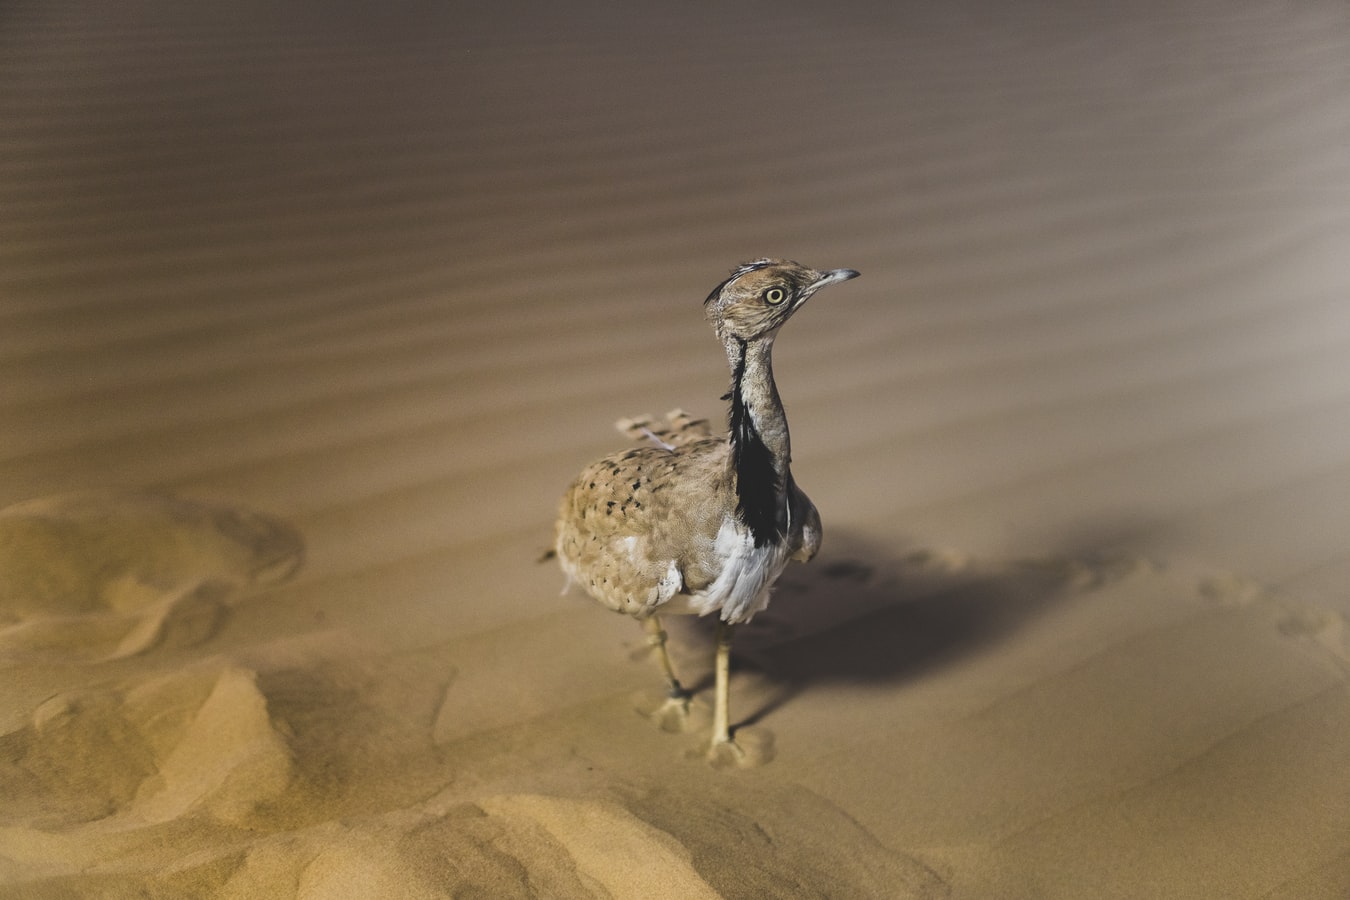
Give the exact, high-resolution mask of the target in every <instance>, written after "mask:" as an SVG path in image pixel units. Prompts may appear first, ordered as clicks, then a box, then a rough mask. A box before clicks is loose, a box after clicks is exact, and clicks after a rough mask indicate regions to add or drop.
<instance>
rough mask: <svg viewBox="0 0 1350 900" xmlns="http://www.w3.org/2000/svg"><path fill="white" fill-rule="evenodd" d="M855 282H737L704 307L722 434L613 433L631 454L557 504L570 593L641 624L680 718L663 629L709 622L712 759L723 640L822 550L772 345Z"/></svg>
mask: <svg viewBox="0 0 1350 900" xmlns="http://www.w3.org/2000/svg"><path fill="white" fill-rule="evenodd" d="M857 275H858V273H857V272H855V271H854V270H852V269H832V270H829V271H817V270H815V269H808V268H806V267H805V266H802V265H799V264H798V263H795V262H792V261H790V260H781V259H761V260H757V261H755V262H752V263H746V264H744V265H742V266H740V267H738V268H737V269H735V270H734V271H733V272H732V273H731V277H730V278H728V279H727V280H725V281H723V282H722V283H721V284H719V285H718V286H717V287H716V288H715V289H714V290H713V292H712V293H711V294H709V295H708V299H707V300H705V301H704V304H703V305H704V310H705V313H706V315H707V318H708V320H709V321H710V322H711V323H712V325H713V328H714V330H715V331H716V332H717V337H718V338H719V339H720V340H721V341H722V344H723V346H724V347H725V348H726V353H727V364H728V365H729V366H730V368H731V390H730V391H728V392H727V394H726V395H725V397H724V398H723V399H725V400H728V401H729V402H730V411H729V416H728V418H729V433H728V434H727V435H726V436H725V437H723V436H720V435H716V434H714V433H713V432H712V430H711V429H710V428H709V427H708V424H707V422H706V421H703V420H695V419H691V418H690V417H689V416H687V415H685V414H684V413H683V412H680V411H678V410H677V411H675V412H672V413H670V414H669V415H668V416H667V417H666V420H665V421H664V422H656V421H653V420H651V419H646V418H642V419H626V420H621V421H620V422H619V423H618V427H619V428H620V429H621V430H622V431H623V432H624V433H625V434H627V435H628V436H629V437H632V438H635V439H636V440H637V441H638V446H635V447H633V448H631V449H628V450H624V451H622V452H619V453H615V454H613V455H611V456H607V457H605V458H604V459H602V460H600V461H598V462H596V463H593V464H592V465H590V466H588V467H587V468H586V469H584V470H583V471H582V473H581V475H580V476H578V477H577V479H576V481H574V482H573V483H572V485H571V487H569V488H568V490H567V493H566V494H565V495H564V497H563V499H562V504H561V508H560V510H559V514H558V522H557V529H556V531H557V534H556V541H555V545H554V550H555V552H556V553H557V556H558V561H559V562H560V563H561V565H562V568H563V571H564V572H565V573H566V574H567V577H568V580H569V583H575V584H579V585H581V586H582V587H583V588H585V589H586V591H587V592H588V593H589V594H590V595H591V596H592V597H594V598H595V599H596V600H599V601H600V602H601V603H603V604H604V605H605V606H607V607H609V608H610V609H613V610H616V611H618V612H622V613H627V614H628V615H631V616H633V617H635V618H637V619H638V620H640V621H641V622H642V623H643V626H644V628H646V630H647V634H648V640H649V641H650V642H651V644H652V645H653V646H654V647H655V649H656V652H657V655H658V659H659V661H660V663H661V666H662V669H663V670H664V672H665V675H666V678H667V679H668V681H669V685H670V699H669V700H668V702H667V703H668V707H670V708H671V709H673V710H674V711H676V712H679V713H683V712H685V711H687V709H688V704H689V699H690V693H689V692H688V691H687V690H686V689H685V688H684V687H683V686H682V685H681V684H680V681H679V679H678V678H677V677H676V675H675V671H674V668H673V667H672V665H671V662H670V657H669V655H668V653H667V652H666V646H665V642H666V635H665V631H664V630H663V629H662V627H661V622H660V619H659V616H660V615H662V614H665V613H675V614H688V613H692V614H697V615H708V614H712V613H716V614H717V615H718V618H719V623H718V629H717V656H716V662H715V667H714V672H715V698H714V705H713V732H712V746H711V747H710V749H709V755H710V757H716V756H718V755H719V754H721V753H723V752H724V751H730V753H731V755H732V756H733V757H734V756H738V755H739V753H740V751H739V749H738V748H737V747H736V745H735V744H734V743H733V742H732V736H731V729H730V720H729V717H728V712H727V702H728V694H729V675H730V656H731V637H732V630H733V629H734V627H735V626H736V625H739V624H741V623H743V622H749V621H750V619H751V618H752V617H753V616H754V615H755V614H756V613H758V612H760V611H761V610H763V609H764V607H765V606H767V605H768V602H769V593H770V591H771V589H772V588H773V585H774V582H775V581H777V579H778V576H779V575H780V574H781V573H782V571H783V569H784V567H786V565H787V563H788V561H789V560H800V561H802V562H805V561H807V560H809V559H811V558H812V557H813V556H815V554H816V551H817V550H818V549H819V548H820V537H821V533H820V516H819V514H818V513H817V512H816V508H815V506H814V505H813V504H812V503H811V501H810V500H809V499H808V498H807V496H806V494H804V493H803V492H802V490H801V488H799V487H797V484H796V482H795V481H793V478H792V469H791V462H792V452H791V445H790V443H789V439H788V423H787V416H786V415H785V414H784V412H783V404H782V401H781V400H780V399H779V396H778V390H777V388H776V387H775V385H774V380H773V364H772V355H773V343H774V339H775V338H777V336H778V330H779V329H780V328H782V327H783V325H784V323H786V322H787V320H788V319H790V318H791V317H792V314H793V313H795V312H796V311H797V310H798V309H800V308H801V306H802V304H803V303H805V302H806V301H807V299H808V298H810V297H811V296H812V295H813V294H815V293H816V291H818V290H820V289H821V288H823V287H825V286H826V285H831V284H836V283H838V282H840V281H846V280H848V279H850V278H854V277H856V276H857Z"/></svg>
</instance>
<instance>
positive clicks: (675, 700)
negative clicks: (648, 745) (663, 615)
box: [642, 616, 693, 731]
mask: <svg viewBox="0 0 1350 900" xmlns="http://www.w3.org/2000/svg"><path fill="white" fill-rule="evenodd" d="M642 630H643V631H645V632H647V643H648V644H650V645H651V646H652V647H654V648H655V649H656V658H657V660H658V661H659V662H660V663H661V671H662V672H664V673H665V676H666V684H667V696H666V701H665V703H663V704H661V706H660V707H659V708H657V709H656V711H655V712H653V713H652V714H651V717H652V718H653V719H655V720H656V721H657V722H658V723H659V724H660V725H661V727H662V728H663V729H664V730H666V731H683V730H684V728H685V727H686V726H685V720H686V719H687V718H688V715H689V700H690V698H691V697H692V696H693V695H692V694H691V693H690V692H689V691H688V690H686V689H685V687H684V686H683V685H682V684H680V679H679V678H677V677H675V667H674V666H673V665H672V664H671V662H670V653H669V652H667V650H666V630H665V629H664V628H662V627H661V620H660V619H659V618H657V617H656V616H649V617H648V618H646V619H643V620H642Z"/></svg>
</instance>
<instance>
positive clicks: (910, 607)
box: [677, 532, 1139, 727]
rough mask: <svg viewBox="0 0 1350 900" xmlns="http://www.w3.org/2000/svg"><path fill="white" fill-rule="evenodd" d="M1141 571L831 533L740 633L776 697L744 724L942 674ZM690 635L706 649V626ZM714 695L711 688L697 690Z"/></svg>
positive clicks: (741, 652)
mask: <svg viewBox="0 0 1350 900" xmlns="http://www.w3.org/2000/svg"><path fill="white" fill-rule="evenodd" d="M1114 543H1115V542H1114V541H1106V542H1104V545H1110V544H1114ZM1138 564H1139V562H1138V561H1137V560H1133V559H1130V558H1122V557H1115V556H1111V555H1108V554H1107V553H1105V552H1103V551H1101V550H1098V549H1094V548H1092V547H1082V546H1080V547H1076V548H1074V549H1072V550H1070V551H1067V552H1066V553H1065V554H1064V555H1061V556H1048V557H1045V558H1037V559H1020V560H1011V561H980V560H975V559H972V558H970V557H968V556H965V555H963V554H960V553H958V552H955V551H950V550H938V549H931V548H922V547H900V548H891V547H884V546H880V545H877V544H875V543H873V542H869V541H868V540H866V539H864V538H861V537H859V536H858V535H856V534H850V533H839V532H835V533H832V534H831V535H830V539H829V541H828V543H827V545H826V549H824V550H822V552H821V554H820V556H818V557H817V558H816V559H815V560H813V561H812V562H811V563H810V564H808V565H805V566H803V565H792V566H790V567H789V568H788V570H787V571H786V572H785V573H784V574H783V577H782V578H781V579H780V581H779V582H778V586H777V587H776V589H775V592H774V597H773V602H772V603H771V604H770V605H769V608H768V609H767V610H765V611H764V612H763V613H761V614H760V615H759V616H758V617H757V618H756V619H755V620H754V621H753V622H752V623H751V624H749V625H746V626H743V627H741V628H739V629H738V630H737V632H736V641H735V646H734V651H733V654H734V655H733V666H734V668H737V669H741V670H743V671H744V670H754V671H756V672H757V673H758V674H759V675H761V676H762V677H764V678H766V679H767V680H768V681H770V682H772V683H774V684H775V685H777V686H778V688H779V690H778V691H777V694H776V696H775V697H774V698H773V699H772V700H770V701H769V702H768V703H766V704H763V705H761V707H760V708H759V709H757V710H755V711H754V712H752V713H751V714H750V715H749V716H748V717H745V718H741V719H740V720H739V721H738V722H737V725H738V726H741V727H743V726H748V725H754V724H757V723H759V722H761V721H762V720H764V719H765V718H766V717H767V716H769V715H770V714H771V713H773V712H774V711H775V710H777V709H779V708H781V707H782V706H784V705H785V704H787V703H788V702H790V701H791V700H792V698H794V697H796V696H798V695H800V694H801V693H803V692H804V691H806V690H809V689H810V688H811V687H813V686H819V685H822V684H826V683H830V682H850V683H871V684H893V683H897V682H903V681H906V680H910V679H917V678H919V677H921V676H923V675H926V674H929V673H932V672H935V671H938V670H940V669H942V668H943V667H944V666H947V665H950V664H953V663H955V662H957V661H958V660H960V659H963V658H966V657H969V656H970V655H972V654H978V653H980V652H981V651H982V650H984V649H986V648H989V647H991V646H994V645H996V644H997V643H998V642H1000V641H1003V640H1005V639H1008V638H1009V637H1010V636H1012V635H1013V634H1014V633H1015V632H1017V631H1018V630H1019V629H1021V628H1023V627H1025V626H1026V625H1028V624H1029V623H1030V622H1031V621H1032V620H1034V619H1035V618H1037V617H1039V616H1041V615H1043V614H1045V613H1046V612H1047V611H1049V610H1051V609H1053V608H1054V607H1055V606H1057V605H1059V604H1062V603H1065V602H1070V601H1071V600H1072V597H1073V595H1074V594H1075V593H1076V592H1080V591H1083V590H1088V589H1091V588H1093V587H1095V586H1098V585H1100V584H1103V583H1106V582H1108V581H1112V580H1115V578H1117V577H1121V576H1123V575H1125V574H1127V573H1128V572H1129V571H1131V570H1133V568H1135V567H1136V566H1137V565H1138ZM677 627H678V626H677ZM687 627H689V628H692V629H695V630H697V631H698V632H701V634H700V636H699V637H698V638H697V640H698V641H699V642H701V643H702V642H705V641H706V642H707V643H708V644H709V645H711V643H712V640H713V637H712V635H713V631H714V627H715V623H714V621H713V620H712V619H711V618H707V619H700V620H694V621H690V622H689V624H688V626H687ZM710 686H711V680H710V679H705V680H704V682H703V683H701V684H699V685H697V686H696V690H705V689H707V688H709V687H710Z"/></svg>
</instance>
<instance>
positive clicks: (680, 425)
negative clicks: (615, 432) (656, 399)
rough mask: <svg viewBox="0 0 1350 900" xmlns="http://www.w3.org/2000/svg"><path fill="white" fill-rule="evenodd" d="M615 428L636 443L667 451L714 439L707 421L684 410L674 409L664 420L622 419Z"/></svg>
mask: <svg viewBox="0 0 1350 900" xmlns="http://www.w3.org/2000/svg"><path fill="white" fill-rule="evenodd" d="M614 427H615V428H617V429H619V431H621V432H622V433H623V434H624V435H626V436H628V437H630V438H632V439H633V440H635V441H643V442H646V441H650V442H651V443H653V444H655V445H656V446H658V447H661V448H662V449H665V450H674V449H675V448H676V447H683V446H685V445H686V444H692V443H694V442H695V441H703V440H707V439H708V438H710V437H713V430H712V426H710V425H709V424H708V420H707V419H695V418H694V417H692V416H690V415H689V413H687V412H685V411H684V410H682V409H672V410H671V411H670V412H668V413H666V415H665V417H664V419H657V418H654V417H652V416H635V417H633V418H631V419H620V420H619V421H617V422H615V423H614Z"/></svg>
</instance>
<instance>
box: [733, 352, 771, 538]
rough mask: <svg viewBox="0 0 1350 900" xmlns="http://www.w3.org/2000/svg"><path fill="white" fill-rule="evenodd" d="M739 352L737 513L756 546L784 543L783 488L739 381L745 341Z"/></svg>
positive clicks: (736, 388) (736, 379)
mask: <svg viewBox="0 0 1350 900" xmlns="http://www.w3.org/2000/svg"><path fill="white" fill-rule="evenodd" d="M738 349H739V351H740V353H739V354H738V356H737V358H736V365H735V366H734V368H733V370H732V375H731V391H730V393H729V394H728V395H727V398H726V399H730V400H731V414H730V426H731V428H730V430H731V461H732V466H733V467H734V468H735V471H736V514H737V515H738V516H739V517H740V519H741V521H742V522H744V523H745V524H746V526H747V527H748V528H749V529H750V533H751V535H753V536H754V539H755V546H756V547H763V546H765V545H766V544H770V543H777V542H780V541H782V540H783V524H784V523H783V522H782V521H781V519H780V513H781V509H780V507H781V503H780V498H781V497H782V491H783V485H782V483H781V479H780V478H779V476H778V470H777V469H775V468H774V459H773V453H772V452H771V451H770V450H769V448H768V447H767V446H765V444H764V439H763V438H762V437H760V434H759V431H758V430H757V429H756V428H755V422H754V419H753V418H751V416H750V410H749V408H747V407H746V405H745V397H744V395H743V394H742V392H741V381H742V379H743V378H744V377H745V354H746V344H745V341H739V342H738Z"/></svg>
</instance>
